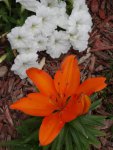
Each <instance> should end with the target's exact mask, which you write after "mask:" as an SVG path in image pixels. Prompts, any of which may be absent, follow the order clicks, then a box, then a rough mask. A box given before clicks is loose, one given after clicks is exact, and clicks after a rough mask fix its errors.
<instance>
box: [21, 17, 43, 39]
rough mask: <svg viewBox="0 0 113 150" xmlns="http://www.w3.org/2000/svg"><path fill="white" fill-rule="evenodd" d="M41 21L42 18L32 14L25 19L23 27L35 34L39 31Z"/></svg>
mask: <svg viewBox="0 0 113 150" xmlns="http://www.w3.org/2000/svg"><path fill="white" fill-rule="evenodd" d="M41 22H42V19H41V18H38V17H37V16H35V15H33V16H31V17H28V18H27V19H26V21H25V24H24V27H25V28H26V30H27V31H30V32H32V33H33V35H34V36H35V35H36V34H38V33H40V32H41Z"/></svg>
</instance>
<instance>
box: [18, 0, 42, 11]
mask: <svg viewBox="0 0 113 150" xmlns="http://www.w3.org/2000/svg"><path fill="white" fill-rule="evenodd" d="M16 2H19V3H20V4H21V5H23V6H24V8H25V9H27V10H30V11H33V12H36V10H37V9H38V7H39V6H40V2H38V1H37V0H16Z"/></svg>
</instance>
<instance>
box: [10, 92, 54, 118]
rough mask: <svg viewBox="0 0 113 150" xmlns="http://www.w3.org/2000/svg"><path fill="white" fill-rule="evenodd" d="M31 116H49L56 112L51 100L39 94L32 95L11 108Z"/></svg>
mask: <svg viewBox="0 0 113 150" xmlns="http://www.w3.org/2000/svg"><path fill="white" fill-rule="evenodd" d="M10 108H11V109H16V110H20V111H22V112H24V113H26V114H28V115H31V116H48V115H49V114H51V113H52V112H53V111H54V110H55V108H56V107H55V106H54V105H53V104H52V103H51V100H50V98H48V97H45V96H43V95H41V94H38V93H31V94H29V95H28V96H27V97H24V98H22V99H20V100H18V101H17V102H15V103H14V104H12V105H11V106H10Z"/></svg>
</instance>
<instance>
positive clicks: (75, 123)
mask: <svg viewBox="0 0 113 150" xmlns="http://www.w3.org/2000/svg"><path fill="white" fill-rule="evenodd" d="M70 125H72V126H73V127H74V128H75V129H76V130H77V131H79V132H80V133H81V134H83V135H84V136H85V137H86V138H88V136H87V134H86V132H85V130H84V127H83V125H82V124H81V123H80V121H79V119H75V120H74V121H72V122H70Z"/></svg>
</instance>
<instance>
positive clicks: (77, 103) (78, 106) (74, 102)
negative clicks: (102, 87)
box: [61, 96, 84, 122]
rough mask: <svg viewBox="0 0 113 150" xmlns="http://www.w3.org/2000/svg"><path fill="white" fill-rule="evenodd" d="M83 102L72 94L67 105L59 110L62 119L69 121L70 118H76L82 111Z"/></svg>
mask: <svg viewBox="0 0 113 150" xmlns="http://www.w3.org/2000/svg"><path fill="white" fill-rule="evenodd" d="M83 109H84V102H83V101H81V99H77V98H76V97H75V96H73V97H72V98H71V99H70V100H69V102H68V104H67V106H66V107H65V108H64V109H63V110H62V111H61V117H62V120H63V121H65V122H70V121H71V120H73V119H75V118H77V117H78V116H80V115H81V114H82V113H83Z"/></svg>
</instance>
